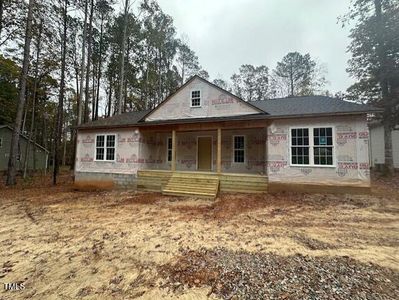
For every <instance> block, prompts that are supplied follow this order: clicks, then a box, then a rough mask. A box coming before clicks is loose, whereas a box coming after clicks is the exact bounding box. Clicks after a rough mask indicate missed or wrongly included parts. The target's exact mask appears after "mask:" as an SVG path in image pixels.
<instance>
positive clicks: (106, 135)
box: [94, 133, 118, 162]
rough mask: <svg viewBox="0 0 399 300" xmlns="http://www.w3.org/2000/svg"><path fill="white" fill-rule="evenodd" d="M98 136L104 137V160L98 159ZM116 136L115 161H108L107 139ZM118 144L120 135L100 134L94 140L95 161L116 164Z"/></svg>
mask: <svg viewBox="0 0 399 300" xmlns="http://www.w3.org/2000/svg"><path fill="white" fill-rule="evenodd" d="M97 136H104V147H103V149H104V159H97ZM108 136H114V137H115V145H114V159H113V160H110V159H107V137H108ZM117 144H118V135H117V134H115V133H98V134H96V136H95V139H94V161H102V162H115V161H116V153H117V152H116V149H117Z"/></svg>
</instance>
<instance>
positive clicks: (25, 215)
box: [0, 175, 399, 299]
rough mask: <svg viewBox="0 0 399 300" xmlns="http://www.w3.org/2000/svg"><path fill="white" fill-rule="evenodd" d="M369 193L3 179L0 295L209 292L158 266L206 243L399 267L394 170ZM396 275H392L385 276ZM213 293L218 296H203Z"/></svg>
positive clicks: (200, 295) (196, 295) (186, 295)
mask: <svg viewBox="0 0 399 300" xmlns="http://www.w3.org/2000/svg"><path fill="white" fill-rule="evenodd" d="M375 182H376V183H375V185H374V187H373V194H372V195H367V196H366V195H323V194H316V195H307V194H294V193H292V194H286V193H282V194H277V195H255V196H253V195H245V194H242V195H228V194H224V195H222V196H221V197H220V198H218V199H217V200H216V201H209V200H200V199H193V198H175V197H165V196H162V195H160V194H155V193H139V192H135V191H98V192H78V191H74V190H73V187H72V184H71V179H70V176H69V175H63V176H62V177H61V180H60V184H59V185H58V186H57V187H53V186H51V184H50V180H49V178H46V177H38V178H36V179H35V180H34V181H28V182H23V181H21V182H19V183H18V185H17V187H13V188H7V187H5V186H4V184H0V199H1V200H0V209H1V216H0V250H1V251H0V268H1V270H0V281H1V282H2V283H9V282H23V283H24V285H25V289H24V290H21V291H4V290H2V291H1V292H0V299H75V298H84V299H134V298H139V299H159V298H163V299H173V298H177V297H179V299H206V298H207V295H208V293H209V292H210V287H209V286H199V287H192V288H188V287H185V288H183V289H179V290H178V291H174V290H173V289H171V288H170V287H167V286H166V285H165V281H166V279H165V277H162V276H160V274H159V268H160V266H162V265H166V264H169V263H172V262H175V261H176V260H177V257H179V255H180V254H181V253H182V252H183V251H187V249H189V250H193V251H196V250H198V249H201V248H203V247H205V248H209V249H213V248H216V247H224V248H225V249H228V250H231V251H245V252H249V253H251V252H252V253H254V252H256V253H268V254H275V255H278V256H291V255H295V254H297V253H300V254H302V255H309V256H312V257H323V259H325V258H328V257H331V259H332V258H333V257H337V256H348V257H350V258H351V259H355V260H356V261H359V263H373V264H374V265H375V266H376V267H378V268H386V269H390V270H393V271H394V272H395V273H396V274H397V272H399V251H398V250H399V176H396V178H394V179H393V180H385V179H383V178H379V179H377V180H375ZM392 284H398V282H392ZM210 297H215V296H214V295H210Z"/></svg>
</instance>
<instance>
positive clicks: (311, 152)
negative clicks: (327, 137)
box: [288, 125, 336, 168]
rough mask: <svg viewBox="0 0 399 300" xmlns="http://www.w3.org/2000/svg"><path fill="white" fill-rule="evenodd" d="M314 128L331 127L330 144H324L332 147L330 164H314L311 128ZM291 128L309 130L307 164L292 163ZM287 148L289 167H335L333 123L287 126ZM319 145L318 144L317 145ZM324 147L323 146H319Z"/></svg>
mask: <svg viewBox="0 0 399 300" xmlns="http://www.w3.org/2000/svg"><path fill="white" fill-rule="evenodd" d="M315 128H331V129H332V145H326V146H325V147H331V148H332V152H333V153H332V160H333V161H332V162H333V163H332V165H316V164H315V163H314V147H317V146H315V145H314V139H313V137H314V135H313V129H315ZM292 129H308V130H309V164H308V165H305V164H293V163H292V151H291V150H292V136H291V132H292ZM288 138H289V147H288V148H289V149H288V155H289V157H290V158H289V161H290V166H291V167H312V168H335V167H336V153H335V126H333V125H318V126H293V127H289V134H288ZM319 146H320V145H319ZM321 147H324V146H321Z"/></svg>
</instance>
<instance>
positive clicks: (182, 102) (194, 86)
mask: <svg viewBox="0 0 399 300" xmlns="http://www.w3.org/2000/svg"><path fill="white" fill-rule="evenodd" d="M193 90H200V91H201V107H191V91H193ZM255 113H259V111H258V110H257V109H255V108H253V107H251V106H250V105H248V104H246V103H244V102H243V101H241V100H239V99H238V98H236V97H233V96H231V95H229V94H227V93H223V91H222V90H219V89H217V88H215V87H213V86H211V85H210V84H208V83H206V82H205V81H203V80H201V79H199V78H195V79H194V80H192V81H191V82H190V83H189V84H187V85H186V86H185V87H184V88H183V89H181V90H180V91H178V92H177V93H176V94H175V95H173V96H172V97H171V98H170V99H168V100H167V101H166V102H164V103H163V104H161V105H160V106H159V107H158V108H157V109H156V110H154V111H153V112H152V113H151V114H150V115H149V116H148V117H147V118H146V121H159V120H176V119H189V118H207V117H208V118H211V117H224V116H237V115H248V114H255Z"/></svg>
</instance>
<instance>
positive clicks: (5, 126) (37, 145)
mask: <svg viewBox="0 0 399 300" xmlns="http://www.w3.org/2000/svg"><path fill="white" fill-rule="evenodd" d="M2 128H7V129H9V130H10V131H13V128H12V127H11V126H9V125H0V129H2ZM19 136H22V137H23V138H24V139H26V140H29V138H28V137H27V136H26V135H24V134H20V135H19ZM34 144H35V145H36V147H39V148H40V149H42V150H44V151H46V152H50V151H49V150H47V149H46V148H44V147H43V146H41V145H39V144H38V143H34Z"/></svg>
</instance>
